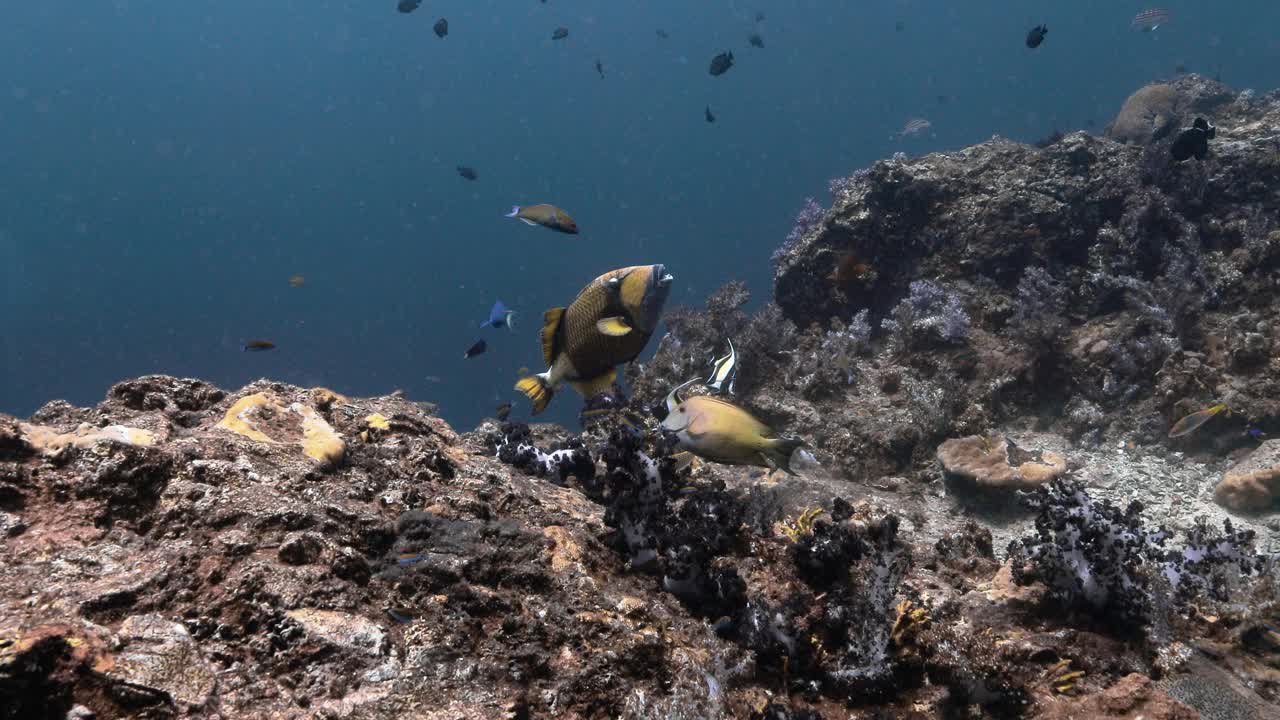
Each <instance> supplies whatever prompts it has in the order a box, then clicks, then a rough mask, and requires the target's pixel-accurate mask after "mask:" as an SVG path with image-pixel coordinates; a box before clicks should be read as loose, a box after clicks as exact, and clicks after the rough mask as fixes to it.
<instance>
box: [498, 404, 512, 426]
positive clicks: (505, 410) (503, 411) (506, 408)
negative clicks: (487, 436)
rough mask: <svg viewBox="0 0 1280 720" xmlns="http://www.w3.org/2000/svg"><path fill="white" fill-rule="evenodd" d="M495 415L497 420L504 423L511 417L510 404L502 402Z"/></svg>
mask: <svg viewBox="0 0 1280 720" xmlns="http://www.w3.org/2000/svg"><path fill="white" fill-rule="evenodd" d="M497 415H498V420H501V421H502V422H506V421H507V418H508V417H510V416H511V403H509V402H504V403H502V404H501V405H499V406H498V409H497Z"/></svg>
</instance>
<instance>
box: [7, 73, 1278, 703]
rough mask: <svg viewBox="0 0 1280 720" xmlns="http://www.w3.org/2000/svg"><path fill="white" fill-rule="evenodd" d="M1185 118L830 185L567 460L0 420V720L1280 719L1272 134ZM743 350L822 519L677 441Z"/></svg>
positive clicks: (423, 437)
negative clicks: (803, 451)
mask: <svg viewBox="0 0 1280 720" xmlns="http://www.w3.org/2000/svg"><path fill="white" fill-rule="evenodd" d="M1159 85H1160V87H1158V88H1156V89H1154V90H1153V89H1150V88H1148V89H1144V90H1143V91H1141V92H1140V93H1138V94H1136V95H1135V96H1134V98H1133V99H1131V100H1130V102H1129V103H1128V104H1126V108H1125V109H1124V110H1122V112H1121V117H1120V118H1117V121H1116V123H1114V124H1113V126H1112V128H1111V130H1110V134H1111V136H1112V137H1092V136H1089V135H1086V134H1084V133H1073V134H1069V135H1065V136H1062V137H1061V138H1059V139H1057V140H1056V141H1054V142H1051V143H1046V145H1045V147H1032V146H1028V145H1022V144H1018V143H1013V142H1009V141H1006V140H1001V139H993V140H992V141H991V142H988V143H984V144H981V145H978V146H974V147H971V148H967V149H964V150H962V151H958V152H955V153H938V154H932V155H928V156H924V157H922V158H917V159H907V158H895V159H893V160H888V161H884V162H880V163H877V164H875V165H874V166H872V167H871V168H869V169H867V170H865V171H861V172H859V173H857V174H855V175H854V176H852V177H850V178H842V179H840V180H838V181H835V182H833V184H832V190H833V202H832V206H831V208H830V209H823V208H820V207H817V206H816V205H815V206H814V207H812V208H808V209H807V210H806V211H805V215H804V223H802V225H801V226H798V228H797V230H796V231H795V232H793V233H792V238H791V240H789V242H788V243H787V244H786V245H785V246H784V247H782V248H780V250H779V252H778V253H777V254H776V255H775V263H776V284H775V298H774V300H775V302H772V303H769V304H767V305H765V306H764V307H763V308H761V309H760V310H758V311H756V312H755V313H754V314H750V315H749V314H747V313H745V312H744V311H743V307H744V306H745V305H746V303H747V301H748V296H747V293H746V290H745V288H744V287H743V286H741V285H740V284H730V285H728V286H726V287H724V288H722V289H721V290H720V291H719V292H718V293H716V294H715V295H714V296H712V297H711V298H709V299H708V302H707V305H706V308H705V309H689V308H683V309H675V310H673V311H672V312H670V313H669V316H668V318H667V320H666V328H665V329H666V333H665V335H664V336H662V337H661V339H660V340H659V342H658V347H657V350H656V353H655V354H654V356H653V357H652V358H651V359H650V360H648V361H647V362H644V363H636V364H633V365H632V366H630V367H629V368H628V371H627V381H628V386H629V387H630V391H631V397H630V398H629V401H628V402H626V403H625V404H607V403H606V404H604V405H602V406H601V407H602V408H603V411H602V412H596V413H593V414H592V415H590V416H586V423H587V426H586V427H585V428H584V429H583V430H582V431H581V432H574V431H569V430H566V429H564V428H558V427H554V426H547V425H527V424H523V423H519V422H497V421H493V420H489V421H486V422H484V423H483V424H481V426H480V427H478V428H476V429H475V430H473V431H471V432H468V433H461V434H460V433H457V432H456V431H455V430H454V429H452V428H450V427H449V426H448V425H447V424H446V423H445V422H443V421H442V420H440V419H439V418H438V417H437V416H436V415H435V412H434V410H435V409H434V408H433V407H432V406H431V405H429V404H426V403H417V402H411V401H409V400H408V399H406V398H403V397H400V396H396V395H392V396H386V397H378V398H350V397H344V396H342V395H339V394H337V393H334V392H332V391H329V390H325V389H322V388H311V389H307V388H298V387H293V386H289V385H284V384H280V383H274V382H270V381H267V380H262V381H259V382H256V383H253V384H251V385H249V386H247V387H244V388H240V389H238V390H234V391H229V390H224V389H221V388H217V387H214V386H211V385H209V384H207V383H204V382H201V381H199V380H190V379H177V378H171V377H165V376H148V377H142V378H137V379H134V380H128V381H125V382H122V383H120V384H118V385H116V386H114V387H112V388H111V389H110V390H109V391H108V393H107V397H106V399H105V400H104V401H103V402H101V403H100V404H98V405H97V406H96V407H93V408H77V407H73V406H71V405H69V404H67V403H64V402H52V403H50V404H48V405H46V406H45V407H44V408H41V409H40V410H39V411H38V412H36V413H35V414H34V415H33V416H32V417H30V418H26V419H18V418H10V417H7V416H2V415H0V534H3V545H0V555H2V557H0V700H3V702H0V718H24V719H25V718H58V719H61V718H89V717H97V718H122V717H154V718H166V717H173V718H231V717H235V718H240V717H252V718H304V717H317V718H368V719H374V718H410V717H411V718H441V719H443V718H450V719H453V718H494V717H505V718H534V717H548V718H551V717H554V718H602V717H608V718H635V719H640V718H646V719H647V718H693V717H700V718H719V717H733V718H757V719H765V718H768V719H771V720H780V719H783V718H837V717H839V718H846V717H851V718H881V717H898V718H913V719H914V718H920V719H923V718H937V717H978V716H982V717H1008V718H1014V717H1026V718H1070V717H1102V718H1130V719H1134V718H1138V717H1144V718H1169V719H1173V718H1178V719H1181V718H1188V719H1189V718H1195V717H1205V718H1215V719H1216V718H1264V717H1274V716H1276V715H1277V713H1280V707H1278V706H1277V701H1278V700H1280V577H1277V572H1276V568H1275V560H1276V547H1277V542H1280V515H1277V514H1276V512H1275V509H1276V508H1275V504H1274V499H1275V495H1276V490H1275V488H1276V485H1275V478H1276V477H1280V472H1276V470H1275V468H1276V466H1277V461H1276V459H1275V447H1274V445H1275V442H1277V441H1271V440H1268V439H1267V437H1268V436H1269V435H1270V434H1272V433H1273V432H1277V431H1280V385H1277V384H1276V381H1275V378H1276V377H1278V375H1277V371H1280V364H1278V363H1280V361H1278V360H1277V357H1276V354H1275V352H1274V351H1273V343H1272V340H1271V338H1272V337H1273V330H1272V328H1273V326H1274V324H1275V323H1276V321H1277V317H1276V313H1277V305H1276V303H1275V299H1276V294H1277V291H1278V290H1280V287H1278V286H1277V280H1276V278H1277V277H1280V273H1278V272H1277V271H1278V270H1280V219H1277V218H1280V215H1277V214H1276V211H1277V210H1280V194H1277V191H1276V188H1278V187H1280V97H1277V96H1276V95H1274V94H1272V95H1267V96H1256V95H1252V94H1247V93H1236V92H1234V91H1231V90H1230V89H1228V88H1225V87H1224V86H1221V85H1219V84H1217V83H1213V82H1211V81H1209V80H1206V79H1204V78H1200V77H1195V76H1192V77H1188V78H1183V79H1180V80H1178V81H1176V82H1173V83H1161V84H1159ZM1144 103H1147V104H1152V106H1151V107H1146V106H1145V105H1144ZM1144 108H1145V109H1144ZM1193 115H1206V116H1208V117H1209V119H1210V120H1211V121H1213V122H1214V123H1215V124H1216V125H1217V126H1218V135H1217V139H1216V140H1215V142H1214V143H1213V144H1212V145H1211V153H1210V156H1209V158H1207V159H1206V160H1205V161H1204V162H1203V163H1199V162H1194V161H1193V162H1190V163H1186V164H1181V165H1175V164H1172V163H1171V162H1170V161H1169V157H1168V143H1169V142H1171V139H1172V132H1173V130H1172V129H1174V128H1177V127H1181V126H1185V125H1187V124H1190V120H1191V116H1193ZM1144 122H1145V123H1146V126H1145V128H1146V130H1145V132H1144V125H1143V123H1144ZM729 339H731V340H732V341H733V344H734V347H735V349H736V351H737V354H738V356H739V362H740V366H739V368H738V376H737V382H736V393H737V394H736V395H735V396H733V398H732V399H733V401H734V402H736V403H739V404H741V405H742V406H743V407H745V408H747V409H748V410H750V411H751V412H752V413H753V414H755V415H757V416H758V417H759V418H761V419H762V420H764V421H765V422H767V423H768V424H769V425H770V426H772V427H773V428H775V429H779V430H785V432H786V433H787V434H788V435H797V436H800V437H802V438H804V439H805V440H806V441H807V442H808V444H809V450H810V451H811V452H812V453H813V454H814V456H816V458H817V461H818V465H817V466H815V467H810V468H808V469H807V470H806V472H805V475H804V477H801V478H792V477H787V476H785V475H783V474H782V473H777V472H769V471H768V470H766V469H763V468H742V467H730V466H724V465H717V464H713V463H707V462H702V461H700V460H697V459H692V460H690V459H689V458H680V457H678V456H676V455H674V454H673V448H672V447H671V444H670V439H669V438H667V437H664V436H663V435H662V433H660V432H658V431H657V423H656V421H655V419H654V417H653V413H652V412H651V410H653V409H654V408H655V407H661V405H662V401H663V398H664V397H665V395H666V393H667V392H668V391H669V390H670V389H671V388H672V387H674V386H675V385H677V384H680V383H682V382H684V381H686V380H689V379H691V378H695V377H698V376H702V377H705V376H706V375H705V374H706V371H707V369H708V366H709V364H710V362H711V360H712V358H714V357H718V356H720V355H723V354H724V352H725V351H726V347H727V343H726V340H729ZM706 391H707V390H706V389H697V388H692V389H690V390H689V392H692V393H697V392H706ZM1218 405H1225V406H1226V408H1227V409H1226V410H1221V409H1220V410H1215V411H1214V412H1213V413H1209V414H1207V415H1205V416H1203V419H1204V420H1205V421H1204V423H1203V424H1202V425H1198V426H1197V427H1196V429H1195V430H1194V431H1192V432H1188V433H1186V434H1180V435H1178V436H1177V437H1170V433H1169V429H1170V427H1172V426H1173V424H1174V423H1175V422H1176V421H1178V420H1179V419H1180V418H1183V417H1186V416H1187V415H1190V414H1192V413H1195V412H1197V411H1202V410H1205V409H1208V408H1213V407H1216V406H1218Z"/></svg>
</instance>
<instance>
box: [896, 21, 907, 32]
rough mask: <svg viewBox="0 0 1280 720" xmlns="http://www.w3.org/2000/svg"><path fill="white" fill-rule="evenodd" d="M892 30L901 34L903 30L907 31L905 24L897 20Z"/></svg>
mask: <svg viewBox="0 0 1280 720" xmlns="http://www.w3.org/2000/svg"><path fill="white" fill-rule="evenodd" d="M893 29H894V31H896V32H902V31H903V30H906V29H907V24H906V23H904V22H902V21H901V20H899V21H898V22H896V23H894V24H893Z"/></svg>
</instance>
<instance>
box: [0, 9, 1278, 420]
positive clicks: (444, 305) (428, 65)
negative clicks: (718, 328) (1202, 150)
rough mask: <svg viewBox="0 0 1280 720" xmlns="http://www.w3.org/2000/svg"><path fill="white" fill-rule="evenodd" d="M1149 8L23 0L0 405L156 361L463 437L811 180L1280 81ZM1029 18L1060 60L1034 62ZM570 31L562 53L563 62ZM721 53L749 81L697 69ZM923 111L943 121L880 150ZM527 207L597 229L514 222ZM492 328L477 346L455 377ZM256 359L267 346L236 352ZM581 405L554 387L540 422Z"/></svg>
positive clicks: (30, 401) (1231, 16)
mask: <svg viewBox="0 0 1280 720" xmlns="http://www.w3.org/2000/svg"><path fill="white" fill-rule="evenodd" d="M1145 6H1146V5H1144V4H1143V3H1135V2H1127V1H1116V0H1085V1H1077V2H1070V3H1067V2H1025V1H1023V2H995V1H992V2H964V3H958V2H949V1H948V2H943V1H941V0H915V1H901V2H892V1H889V0H879V1H874V0H873V1H866V2H847V1H844V2H836V1H834V0H824V1H819V0H791V1H790V2H780V1H775V0H769V1H765V0H756V1H754V2H750V3H747V2H723V1H718V0H717V1H706V2H697V3H689V2H687V1H685V0H681V1H677V0H652V1H649V2H643V3H601V2H598V0H551V1H550V2H548V3H546V4H542V3H539V2H537V1H536V0H519V1H513V0H504V1H498V0H426V2H424V3H423V5H422V7H421V8H420V9H419V10H418V11H417V12H415V13H412V14H409V15H405V14H401V13H398V12H396V11H395V0H379V1H378V2H374V1H371V0H361V1H360V2H336V1H332V0H330V1H323V0H320V1H317V0H308V1H305V2H304V1H301V0H294V1H285V0H280V1H273V2H263V1H262V0H222V1H220V2H187V3H179V2H173V1H172V0H168V1H166V2H160V1H159V0H116V1H115V2H109V1H105V0H104V1H103V2H84V1H83V0H76V1H75V2H72V1H70V0H42V2H38V3H9V4H8V5H6V7H5V9H4V11H3V22H0V282H2V283H3V287H0V319H2V320H3V333H2V334H0V371H3V372H2V375H0V411H4V412H9V413H13V414H17V415H20V416H22V415H26V414H28V413H30V412H31V411H33V410H34V409H35V408H37V407H38V406H40V405H41V404H43V403H44V402H46V401H48V400H51V399H55V398H63V399H67V400H70V401H72V402H74V403H77V404H92V403H94V402H96V401H98V400H99V399H101V398H102V397H103V395H104V393H105V391H106V388H107V387H108V386H109V385H110V384H111V383H113V382H116V381H118V380H120V379H123V378H126V377H132V376H137V375H141V374H145V373H153V372H158V373H168V374H172V375H180V376H196V377H201V378H205V379H207V380H210V381H212V382H214V383H217V384H218V385H221V386H223V387H227V388H236V387H239V386H240V385H242V384H244V383H246V382H249V381H251V380H253V379H256V378H258V377H270V378H275V379H279V380H283V381H287V382H291V383H297V384H301V385H326V386H329V387H332V388H334V389H336V390H339V391H342V392H347V393H353V394H357V395H365V394H377V393H386V392H390V391H392V390H394V389H396V388H401V389H403V390H404V391H405V392H406V394H407V395H408V396H409V397H410V398H414V399H421V400H429V401H433V402H437V403H439V404H440V407H441V412H442V413H443V415H444V416H445V417H446V418H447V419H448V420H450V421H451V422H452V423H454V424H455V425H456V426H458V427H459V428H462V429H467V428H470V427H472V426H473V425H474V424H475V423H476V422H477V421H478V420H479V419H481V418H482V417H483V416H485V415H488V414H491V413H492V412H493V408H494V406H495V405H496V404H498V403H499V402H501V401H503V400H507V399H514V398H515V393H514V392H513V391H512V390H511V385H512V383H513V382H514V380H515V379H516V372H517V368H519V367H520V366H522V365H523V366H528V367H530V368H533V369H535V370H537V369H541V368H540V367H539V365H540V363H541V358H540V352H539V349H538V341H537V328H538V325H539V321H540V317H541V314H542V311H543V310H544V309H546V308H548V307H552V306H556V305H562V304H564V303H566V302H568V301H569V300H570V299H571V298H572V296H573V295H574V293H575V292H576V291H577V290H578V289H579V288H580V287H581V286H582V285H583V284H584V283H586V282H587V281H589V280H590V279H592V278H593V277H595V276H596V275H598V274H599V273H601V272H603V271H605V270H608V269H611V268H613V267H618V266H622V265H629V264H637V263H650V262H662V263H665V264H667V265H668V267H669V268H670V269H671V271H672V272H673V273H674V274H675V275H676V277H677V280H676V284H675V288H674V291H673V293H672V298H671V303H672V304H700V303H701V302H702V300H703V299H704V297H705V296H706V294H707V293H709V292H710V291H711V290H713V289H714V288H715V287H716V286H718V285H719V284H721V283H722V282H724V281H726V280H729V279H734V278H738V279H743V280H745V281H747V282H748V284H749V286H750V288H751V290H752V291H753V293H754V294H755V301H756V302H760V301H763V300H765V299H767V298H768V297H769V295H770V292H771V267H770V262H769V256H770V254H771V253H772V251H773V250H774V248H775V247H777V246H778V245H779V244H780V242H781V241H782V239H783V237H784V236H785V235H786V233H787V231H788V229H789V228H790V226H791V221H792V217H793V216H794V214H795V212H796V210H797V209H798V208H799V207H800V205H801V203H802V201H803V199H804V198H805V197H806V196H814V197H816V198H818V199H819V200H820V201H822V202H824V204H825V203H826V202H827V195H826V184H827V181H828V179H829V178H831V177H834V176H839V175H847V174H849V173H851V172H852V171H854V170H856V169H857V168H859V167H863V166H865V165H867V164H869V163H871V162H872V161H874V160H876V159H878V158H881V157H886V156H888V155H891V154H893V153H894V152H896V151H903V152H907V153H909V154H911V155H918V154H922V153H925V152H928V151H932V150H943V149H954V148H959V147H962V146H965V145H968V144H972V143H976V142H980V141H983V140H986V139H988V138H990V137H991V136H992V135H993V134H1000V135H1004V136H1007V137H1012V138H1016V139H1020V140H1025V141H1032V140H1035V139H1037V138H1040V137H1042V136H1044V135H1047V134H1048V133H1049V132H1050V131H1052V130H1054V129H1060V130H1064V131H1069V130H1073V129H1079V128H1088V129H1092V130H1093V131H1094V132H1101V131H1102V129H1103V128H1104V126H1105V125H1106V123H1107V122H1108V121H1109V120H1110V119H1111V117H1112V116H1113V115H1114V113H1115V111H1116V109H1118V107H1119V105H1120V103H1121V102H1122V101H1123V99H1124V98H1125V97H1126V96H1127V95H1128V94H1129V93H1131V92H1132V91H1133V90H1134V89H1136V88H1137V87H1139V86H1140V85H1142V84H1143V83H1145V82H1148V81H1150V80H1153V79H1156V78H1167V77H1172V76H1173V74H1174V68H1175V66H1176V65H1178V64H1179V63H1181V64H1185V65H1186V66H1187V67H1189V68H1190V69H1191V70H1193V71H1197V72H1201V73H1204V74H1208V75H1213V74H1216V73H1221V77H1222V79H1223V80H1224V81H1225V82H1228V83H1230V84H1232V85H1233V86H1235V87H1237V88H1249V87H1253V88H1257V89H1259V90H1261V91H1265V90H1268V89H1271V88H1274V87H1277V86H1280V3H1277V2H1275V0H1256V1H1245V0H1234V1H1233V2H1230V3H1204V2H1192V1H1191V0H1184V1H1182V2H1168V3H1165V7H1167V8H1169V9H1170V10H1171V11H1172V12H1173V14H1174V18H1173V21H1172V22H1171V23H1170V24H1169V25H1168V26H1166V27H1164V28H1161V29H1159V30H1158V31H1156V32H1155V33H1146V34H1144V33H1138V32H1134V31H1132V30H1131V29H1130V28H1129V21H1130V19H1131V18H1132V17H1133V15H1134V14H1135V13H1136V12H1137V11H1139V10H1141V9H1143V8H1144V7H1145ZM757 11H760V12H763V13H765V15H766V18H765V20H764V21H763V22H760V23H758V24H757V23H756V22H755V21H754V16H755V13H756V12H757ZM439 16H445V17H447V18H448V19H449V24H450V35H449V36H448V38H446V39H444V40H440V39H437V38H436V37H435V36H434V35H433V34H432V31H431V25H432V23H434V22H435V20H436V18H437V17H439ZM899 21H900V22H902V23H903V29H902V31H901V32H899V31H896V30H895V23H897V22H899ZM1040 22H1044V23H1047V24H1048V26H1049V29H1050V30H1049V35H1048V38H1047V40H1046V41H1045V43H1044V45H1043V46H1042V47H1041V48H1039V49H1038V50H1035V51H1031V50H1028V49H1027V48H1026V47H1024V45H1023V38H1024V37H1025V35H1026V31H1027V30H1028V29H1029V28H1030V27H1031V26H1033V25H1035V24H1037V23H1040ZM558 25H564V26H567V27H568V28H569V30H570V35H569V37H568V38H567V39H566V40H564V41H561V42H554V41H552V40H551V37H550V35H551V31H552V30H553V29H554V28H555V27H556V26H558ZM657 28H663V29H665V30H666V31H667V32H668V33H669V35H670V38H669V39H667V40H663V39H660V38H659V37H658V36H657V35H656V33H655V30H656V29H657ZM753 30H758V31H759V32H760V33H761V35H762V36H763V38H764V40H765V43H766V47H765V48H764V49H762V50H761V49H755V48H751V47H750V46H748V44H747V37H748V35H749V34H750V33H751V32H752V31H753ZM725 49H731V50H732V51H733V52H734V56H735V59H736V61H737V62H736V64H735V66H734V67H733V68H732V69H731V70H730V71H729V72H728V73H727V74H725V75H724V76H722V77H712V76H710V75H709V74H708V72H707V65H708V62H709V60H710V58H711V57H712V56H713V55H715V54H716V53H717V52H719V51H721V50H725ZM597 58H599V59H600V60H601V61H602V62H603V63H604V67H605V73H606V77H605V78H604V79H603V80H602V79H600V78H599V77H598V76H597V74H596V71H595V69H594V67H593V63H594V61H595V60H596V59H597ZM940 95H943V96H946V98H947V100H946V102H945V103H942V102H940V101H939V99H938V96H940ZM706 105H710V106H711V108H712V110H713V112H714V113H715V114H716V116H717V118H718V122H717V123H716V124H714V125H708V124H707V123H706V122H704V120H703V108H704V106H706ZM915 116H919V117H925V118H928V119H929V120H930V121H931V122H932V123H933V127H932V128H931V132H928V133H925V134H923V135H921V136H919V137H911V138H906V139H903V140H895V139H891V138H890V136H891V135H892V134H893V133H894V132H895V131H896V130H898V129H899V128H900V127H901V126H902V125H903V123H904V122H905V121H906V120H907V119H908V118H911V117H915ZM458 164H465V165H471V166H474V167H475V168H476V169H477V170H478V171H479V173H480V180H479V181H478V182H475V183H468V182H467V181H465V180H463V179H462V178H460V177H458V176H457V175H456V173H455V172H454V166H455V165H458ZM532 202H553V203H556V204H558V205H560V206H561V207H563V208H565V209H566V210H568V211H569V212H570V213H572V214H573V216H574V217H575V218H576V219H577V221H578V223H579V224H580V225H581V227H582V228H583V233H582V234H581V235H579V236H567V235H560V234H556V233H553V232H550V231H546V230H543V229H541V228H530V227H525V226H523V225H521V224H519V223H516V222H514V221H512V220H509V219H506V218H503V217H502V214H503V213H504V212H506V211H507V210H508V209H509V208H510V206H511V205H513V204H517V203H532ZM294 274H302V275H305V276H306V279H307V282H306V285H305V286H304V287H302V288H297V289H295V288H291V287H290V286H289V284H288V278H289V277H290V276H291V275H294ZM497 297H500V298H502V299H503V300H504V301H506V302H507V304H508V305H510V306H511V307H512V308H513V309H515V310H517V311H518V312H519V313H520V314H519V316H518V317H517V326H516V331H515V332H514V333H510V334H508V333H507V332H506V331H496V330H486V331H481V330H480V329H479V328H478V327H477V325H478V324H479V322H480V321H482V320H483V319H484V318H485V317H486V314H487V312H488V309H489V307H490V305H491V304H492V302H493V300H494V299H495V298H497ZM481 337H485V338H487V340H488V343H489V351H488V353H487V354H485V355H483V356H481V357H479V358H475V359H472V360H463V358H462V353H463V351H464V350H465V349H466V348H467V347H468V346H470V345H471V344H472V342H474V341H475V340H476V339H479V338H481ZM250 338H268V339H271V340H273V341H275V342H276V343H278V345H279V349H278V350H276V351H274V352H269V353H242V352H240V343H241V342H242V341H243V340H246V339H250ZM654 344H656V343H654ZM651 350H652V344H651V346H650V351H651ZM578 407H579V401H578V398H577V397H576V396H574V395H573V393H572V391H569V390H567V389H566V390H565V391H564V392H563V394H562V395H561V396H559V397H557V398H556V399H555V401H554V402H553V405H552V412H549V413H547V415H546V417H547V418H548V419H550V420H557V421H561V422H564V421H567V420H569V419H570V418H571V417H572V416H573V413H574V412H576V410H577V409H578ZM517 415H518V416H527V404H526V403H523V402H517Z"/></svg>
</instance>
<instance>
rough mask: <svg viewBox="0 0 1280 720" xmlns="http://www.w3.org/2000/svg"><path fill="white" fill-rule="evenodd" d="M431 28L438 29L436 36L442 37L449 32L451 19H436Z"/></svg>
mask: <svg viewBox="0 0 1280 720" xmlns="http://www.w3.org/2000/svg"><path fill="white" fill-rule="evenodd" d="M431 29H432V30H435V31H436V37H438V38H442V37H444V36H445V35H448V34H449V21H448V20H445V19H444V18H440V19H439V20H437V21H436V24H435V25H432V26H431Z"/></svg>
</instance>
